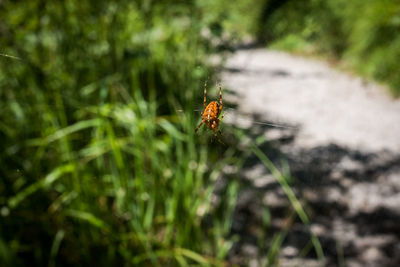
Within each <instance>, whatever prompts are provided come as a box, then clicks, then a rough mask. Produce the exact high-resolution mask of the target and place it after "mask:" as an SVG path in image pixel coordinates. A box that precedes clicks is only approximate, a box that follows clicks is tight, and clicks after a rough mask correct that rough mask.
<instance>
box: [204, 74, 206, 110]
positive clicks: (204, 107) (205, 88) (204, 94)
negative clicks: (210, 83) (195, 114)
mask: <svg viewBox="0 0 400 267" xmlns="http://www.w3.org/2000/svg"><path fill="white" fill-rule="evenodd" d="M206 107H207V80H206V81H205V82H204V108H206Z"/></svg>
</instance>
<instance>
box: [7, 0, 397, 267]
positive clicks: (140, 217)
mask: <svg viewBox="0 0 400 267" xmlns="http://www.w3.org/2000/svg"><path fill="white" fill-rule="evenodd" d="M277 2H279V1H261V0H257V1H254V3H253V5H249V4H248V2H247V1H242V0H234V1H227V0H220V1H211V0H203V1H200V0H199V1H172V0H171V1H169V0H164V1H150V0H139V1H118V3H117V2H113V1H89V0H86V1H73V0H71V1H59V2H58V1H44V0H36V1H27V2H24V3H22V2H18V1H11V0H4V1H1V2H0V7H1V8H0V16H1V18H2V20H1V21H0V37H1V38H0V53H1V56H0V104H1V105H0V110H1V112H0V138H1V143H0V151H1V154H0V176H1V179H0V265H1V266H16V265H29V266H33V265H37V266H43V265H50V266H54V265H60V264H61V265H77V264H79V265H89V264H90V265H93V264H98V265H102V266H110V265H122V263H124V264H126V265H128V266H129V265H141V266H143V265H147V266H154V265H169V266H176V265H181V266H186V265H188V264H193V265H195V264H198V265H219V264H222V263H223V262H224V260H225V259H226V255H227V253H228V251H229V249H230V247H231V245H232V242H233V241H232V240H233V239H232V237H231V236H230V225H231V223H232V220H231V216H232V211H233V209H234V205H235V199H236V193H237V190H238V185H237V183H236V181H235V180H230V181H229V182H226V183H225V187H224V190H221V192H220V195H219V197H218V201H216V199H215V195H213V194H214V192H215V186H216V180H217V179H220V171H221V169H222V167H224V166H226V164H228V163H229V164H233V165H236V166H240V164H241V162H242V161H243V158H240V157H239V156H237V153H236V151H235V147H229V146H219V145H217V144H215V143H212V142H210V141H209V140H208V141H205V138H207V135H204V136H195V135H194V133H193V129H194V127H195V125H196V123H197V122H198V117H197V116H193V115H196V114H193V113H192V112H191V111H193V110H194V106H195V104H197V103H198V99H201V94H202V85H203V83H204V81H205V80H206V79H207V78H209V79H210V80H213V79H214V80H215V73H214V72H213V69H212V68H211V67H210V66H209V65H208V63H207V61H208V58H209V56H210V55H211V54H215V53H218V52H221V51H223V50H224V49H226V48H229V47H231V46H232V44H233V43H234V41H237V40H239V39H240V38H242V37H244V36H245V35H246V34H251V33H256V35H257V36H258V37H259V39H260V40H267V41H274V42H275V43H279V42H280V43H281V44H288V43H289V44H293V43H294V44H295V46H299V44H300V45H301V44H309V43H312V44H317V45H318V47H319V48H320V49H322V50H323V51H325V52H330V53H334V54H335V55H337V56H340V57H344V58H346V59H348V60H349V61H350V62H352V63H354V66H356V67H359V68H360V71H362V72H363V73H366V74H367V75H371V76H373V77H376V78H377V79H381V80H383V81H388V82H389V83H390V85H391V86H392V88H394V90H398V89H399V88H400V80H399V76H396V75H395V73H396V72H395V71H396V70H397V69H398V65H399V60H396V57H397V59H398V56H399V50H400V47H399V46H400V37H399V36H398V35H395V34H394V33H395V29H398V27H399V20H400V17H399V8H398V5H396V4H395V2H396V1H394V0H393V1H372V0H371V1H369V3H368V5H367V4H364V5H363V4H361V1H353V2H349V3H348V2H346V1H318V0H314V1H282V3H279V4H277ZM343 6H345V7H346V8H343ZM396 8H397V9H396ZM360 10H361V11H360ZM375 12H377V13H376V14H375ZM385 12H386V13H385ZM396 12H397V13H396ZM382 14H384V16H382ZM365 17H367V18H370V17H372V18H375V20H368V19H366V18H365ZM365 32H368V38H366V37H365ZM389 40H390V42H389ZM283 46H284V45H281V47H283ZM304 47H305V46H302V48H304ZM362 62H364V63H365V62H367V63H368V64H362ZM396 68H397V69H396ZM396 92H398V91H396ZM179 110H183V111H184V112H178V111H179ZM253 149H255V150H254V151H256V154H257V155H258V156H259V158H260V159H262V160H263V162H264V164H266V165H267V166H269V168H270V169H271V170H272V171H273V172H274V173H275V174H276V176H277V177H279V176H280V174H279V171H278V170H276V169H274V167H273V165H271V163H270V162H268V159H267V158H265V157H264V156H263V155H262V152H261V151H258V150H256V148H255V147H254V148H253ZM278 180H279V179H278ZM279 182H280V183H281V185H282V187H284V188H285V192H286V193H287V195H288V196H289V198H290V200H291V202H292V203H297V204H296V205H294V207H295V208H294V209H295V210H296V212H297V214H298V215H299V217H300V218H301V220H302V221H303V222H304V223H309V220H308V218H307V216H306V214H305V213H304V211H303V210H302V209H301V208H300V207H301V206H300V205H299V204H298V202H296V201H297V200H296V199H295V196H294V195H293V192H291V190H290V187H289V186H288V184H287V183H286V182H285V180H284V179H281V180H279ZM279 240H280V239H279ZM279 240H278V241H279ZM278 243H279V242H278ZM313 244H314V246H315V247H316V250H317V253H319V255H321V254H322V252H321V250H320V248H319V251H318V241H317V240H316V238H315V237H313ZM276 253H277V252H276V250H273V253H272V254H276ZM272 254H271V255H272ZM321 257H322V256H321Z"/></svg>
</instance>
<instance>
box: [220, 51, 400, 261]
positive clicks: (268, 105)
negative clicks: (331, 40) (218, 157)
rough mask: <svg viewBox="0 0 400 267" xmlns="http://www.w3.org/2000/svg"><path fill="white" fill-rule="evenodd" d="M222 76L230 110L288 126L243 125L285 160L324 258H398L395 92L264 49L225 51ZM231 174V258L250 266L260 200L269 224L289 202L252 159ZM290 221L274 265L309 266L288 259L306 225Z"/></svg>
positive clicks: (399, 130) (399, 106)
mask: <svg viewBox="0 0 400 267" xmlns="http://www.w3.org/2000/svg"><path fill="white" fill-rule="evenodd" d="M222 82H223V84H224V86H225V87H227V88H229V90H231V91H232V94H230V96H227V97H226V98H229V99H230V101H232V102H235V103H236V104H237V105H238V106H237V109H236V112H237V113H236V117H239V118H240V117H241V116H245V117H248V118H255V119H256V121H273V122H278V123H282V124H289V125H294V126H296V127H297V128H296V129H292V130H291V129H289V130H288V129H279V128H276V129H272V130H271V128H270V127H263V125H259V124H251V125H247V128H248V130H249V132H248V134H249V136H252V137H254V138H255V137H257V136H258V135H260V134H263V135H266V136H267V138H268V139H269V140H271V142H270V143H267V144H265V145H263V146H261V149H263V151H264V152H265V153H266V154H267V155H269V156H270V157H271V158H272V160H274V161H275V162H277V164H278V165H279V162H280V160H281V156H282V155H281V154H279V153H283V154H284V157H285V158H286V159H287V160H288V162H289V166H290V168H291V174H292V176H293V177H294V178H295V185H294V190H295V192H296V193H297V195H298V196H299V198H301V199H302V200H303V201H304V202H305V203H307V205H308V206H309V214H311V217H312V218H311V219H312V221H313V225H312V227H311V231H313V232H315V233H316V234H318V235H319V237H320V240H321V242H322V246H323V248H324V251H325V254H326V257H327V265H330V266H337V265H338V264H339V263H340V262H341V261H342V260H344V262H345V264H346V266H400V100H393V99H392V98H390V97H389V96H388V95H387V93H386V91H385V89H383V88H381V87H380V86H378V85H376V84H373V83H369V82H366V81H363V80H362V79H361V78H358V77H353V76H350V75H348V74H343V73H340V72H338V71H336V70H333V69H332V68H331V67H329V66H328V65H327V64H325V63H323V62H319V61H316V60H311V59H304V58H301V57H297V56H292V55H289V54H286V53H282V52H276V51H269V50H265V49H250V50H239V51H237V52H235V53H234V54H233V56H232V57H230V58H229V60H228V61H227V64H226V68H225V71H224V73H223V81H222ZM225 95H226V94H225ZM230 122H231V123H234V124H235V123H236V124H239V125H240V122H239V121H235V120H231V121H230ZM276 151H281V152H276ZM241 174H242V178H243V184H246V185H247V186H246V187H243V188H244V189H243V190H242V192H241V193H240V197H239V205H238V208H237V211H236V215H235V216H236V217H235V218H236V222H235V223H234V225H233V232H234V233H238V234H239V235H240V236H241V241H240V242H239V245H237V246H236V248H235V249H234V250H233V251H232V253H231V258H232V261H233V262H237V263H240V264H241V263H243V258H257V259H258V260H260V261H251V260H250V261H247V262H245V263H246V264H250V265H253V266H257V265H258V264H259V263H260V262H262V261H263V255H265V251H264V252H263V251H261V250H260V249H259V245H257V244H256V243H257V242H259V241H257V242H256V241H254V240H257V238H258V235H259V234H260V233H261V232H262V229H258V228H260V226H259V225H260V220H261V217H262V215H261V214H260V210H261V207H262V206H265V205H267V206H268V207H269V209H270V210H271V213H272V218H274V219H273V220H272V225H275V227H276V230H279V229H282V218H283V217H282V207H287V206H289V204H288V202H287V199H286V197H285V195H284V193H283V192H282V190H281V189H280V188H279V187H278V186H276V182H275V180H274V178H273V177H271V175H270V174H269V172H268V170H266V169H265V167H264V166H263V165H261V164H260V163H259V162H258V160H257V159H255V158H250V159H249V160H248V163H247V164H246V166H245V168H244V169H243V170H241ZM257 229H258V230H259V231H258V232H257ZM293 229H294V230H292V231H291V232H290V233H289V234H288V237H287V238H286V241H285V242H284V244H283V248H282V250H281V254H280V256H279V258H280V265H281V266H293V265H298V264H302V265H305V266H311V265H313V264H315V262H313V261H312V257H311V258H310V259H307V258H306V259H302V260H300V259H298V257H296V255H298V254H299V253H300V250H301V249H302V248H304V246H305V244H306V242H308V239H307V234H306V233H307V231H310V229H305V227H304V226H302V225H301V224H300V223H299V224H298V225H296V224H295V225H294V227H293ZM252 237H253V238H252ZM265 242H266V246H267V247H268V240H266V241H265ZM264 258H265V257H264ZM307 260H309V261H307ZM317 265H318V264H317Z"/></svg>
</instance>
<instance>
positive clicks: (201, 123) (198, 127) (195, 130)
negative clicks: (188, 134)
mask: <svg viewBox="0 0 400 267" xmlns="http://www.w3.org/2000/svg"><path fill="white" fill-rule="evenodd" d="M203 123H204V121H201V122H200V124H199V125H198V126H197V127H196V129H194V132H195V133H197V131H198V130H199V129H200V127H201V125H203Z"/></svg>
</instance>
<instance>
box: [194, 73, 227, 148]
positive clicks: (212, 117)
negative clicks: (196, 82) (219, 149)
mask: <svg viewBox="0 0 400 267" xmlns="http://www.w3.org/2000/svg"><path fill="white" fill-rule="evenodd" d="M218 87H219V103H218V102H217V101H211V102H210V103H209V104H208V105H207V81H206V82H205V83H204V111H203V112H202V113H201V115H202V121H201V123H200V124H199V125H198V126H197V127H196V129H195V130H194V131H195V132H197V131H198V130H199V129H200V127H201V125H203V123H204V124H205V125H206V126H207V127H208V128H209V129H210V130H212V131H213V133H214V136H215V138H217V140H218V141H219V142H221V143H222V141H221V140H220V139H219V138H218V135H217V132H218V133H219V134H220V135H222V133H221V131H220V130H219V129H218V126H219V123H220V122H221V121H222V119H223V118H224V115H223V114H222V117H221V118H220V119H218V117H219V115H221V111H222V106H223V105H222V88H221V84H218Z"/></svg>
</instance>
